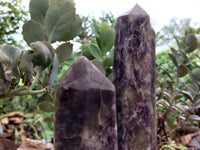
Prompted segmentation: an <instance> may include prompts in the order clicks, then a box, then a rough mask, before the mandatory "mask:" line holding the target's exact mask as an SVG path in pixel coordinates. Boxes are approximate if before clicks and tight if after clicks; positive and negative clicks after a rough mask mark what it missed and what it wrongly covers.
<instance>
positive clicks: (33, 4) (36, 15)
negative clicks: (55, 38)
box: [29, 0, 49, 25]
mask: <svg viewBox="0 0 200 150" xmlns="http://www.w3.org/2000/svg"><path fill="white" fill-rule="evenodd" d="M48 7H49V2H48V0H30V3H29V12H30V14H31V19H33V20H35V21H37V22H39V23H41V25H44V19H45V15H46V11H47V9H48Z"/></svg>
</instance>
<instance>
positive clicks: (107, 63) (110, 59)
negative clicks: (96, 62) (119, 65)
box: [103, 57, 113, 70]
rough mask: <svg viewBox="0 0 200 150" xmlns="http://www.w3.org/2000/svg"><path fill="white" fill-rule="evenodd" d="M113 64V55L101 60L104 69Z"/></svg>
mask: <svg viewBox="0 0 200 150" xmlns="http://www.w3.org/2000/svg"><path fill="white" fill-rule="evenodd" d="M111 66H113V57H106V58H105V59H104V61H103V68H104V69H105V70H106V69H108V68H110V67H111Z"/></svg>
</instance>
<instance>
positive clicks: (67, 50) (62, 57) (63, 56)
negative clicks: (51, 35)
mask: <svg viewBox="0 0 200 150" xmlns="http://www.w3.org/2000/svg"><path fill="white" fill-rule="evenodd" d="M72 47H73V45H72V44H71V43H69V42H67V43H64V44H62V45H60V46H59V47H58V48H57V49H56V54H57V56H58V60H59V63H60V64H61V63H64V62H65V61H66V60H67V59H69V58H70V56H71V54H72Z"/></svg>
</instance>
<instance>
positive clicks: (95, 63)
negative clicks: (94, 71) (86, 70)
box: [91, 59, 104, 74]
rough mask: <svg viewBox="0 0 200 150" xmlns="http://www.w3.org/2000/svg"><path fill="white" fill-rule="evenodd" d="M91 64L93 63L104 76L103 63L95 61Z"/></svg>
mask: <svg viewBox="0 0 200 150" xmlns="http://www.w3.org/2000/svg"><path fill="white" fill-rule="evenodd" d="M91 63H93V64H94V65H95V66H96V67H97V68H98V69H99V70H100V71H101V72H102V73H103V74H104V69H103V64H102V62H101V61H99V60H97V59H95V60H92V61H91Z"/></svg>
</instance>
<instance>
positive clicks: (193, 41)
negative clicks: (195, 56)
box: [185, 34, 198, 53]
mask: <svg viewBox="0 0 200 150" xmlns="http://www.w3.org/2000/svg"><path fill="white" fill-rule="evenodd" d="M197 47H198V41H197V38H196V36H195V35H194V34H188V35H187V36H186V49H185V51H186V53H191V52H193V51H194V50H195V49H197Z"/></svg>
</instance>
